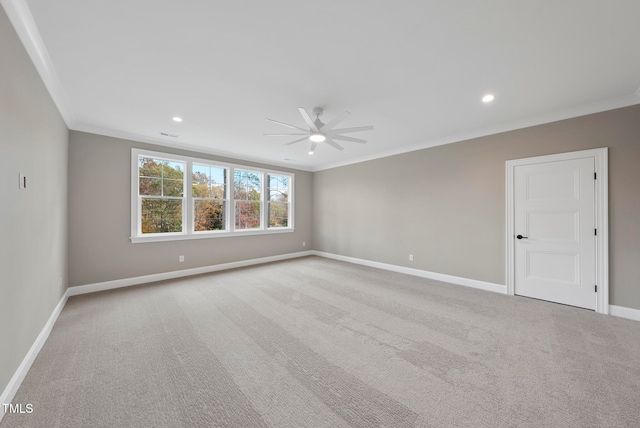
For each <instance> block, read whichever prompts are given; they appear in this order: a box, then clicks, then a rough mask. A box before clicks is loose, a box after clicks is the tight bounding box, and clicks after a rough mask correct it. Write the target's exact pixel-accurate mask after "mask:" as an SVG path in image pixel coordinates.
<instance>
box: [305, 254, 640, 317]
mask: <svg viewBox="0 0 640 428" xmlns="http://www.w3.org/2000/svg"><path fill="white" fill-rule="evenodd" d="M311 254H313V255H314V256H320V257H325V258H328V259H333V260H340V261H343V262H348V263H355V264H358V265H363V266H369V267H374V268H378V269H384V270H389V271H392V272H399V273H404V274H407V275H413V276H419V277H422V278H428V279H435V280H437V281H443V282H449V283H451V284H456V285H463V286H465V287H471V288H478V289H480V290H485V291H492V292H494V293H500V294H507V287H506V286H504V285H500V284H494V283H492V282H485V281H478V280H476V279H469V278H463V277H459V276H453V275H446V274H442V273H436V272H429V271H426V270H420V269H413V268H408V267H404V266H398V265H392V264H388V263H380V262H373V261H371V260H365V259H358V258H355V257H348V256H341V255H339V254H332V253H325V252H322V251H315V250H313V251H311ZM609 315H613V316H616V317H620V318H627V319H630V320H634V321H640V310H639V309H633V308H626V307H624V306H615V305H609Z"/></svg>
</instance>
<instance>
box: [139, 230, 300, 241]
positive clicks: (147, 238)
mask: <svg viewBox="0 0 640 428" xmlns="http://www.w3.org/2000/svg"><path fill="white" fill-rule="evenodd" d="M294 230H295V229H293V228H289V227H287V228H281V229H269V230H237V231H235V232H201V233H191V234H188V235H185V234H177V235H154V236H130V237H129V241H130V242H131V243H132V244H142V243H146V242H166V241H189V240H193V239H211V238H231V237H239V236H255V235H273V234H277V233H290V232H293V231H294Z"/></svg>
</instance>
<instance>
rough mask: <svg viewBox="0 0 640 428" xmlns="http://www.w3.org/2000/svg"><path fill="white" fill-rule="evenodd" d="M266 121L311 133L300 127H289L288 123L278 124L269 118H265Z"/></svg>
mask: <svg viewBox="0 0 640 428" xmlns="http://www.w3.org/2000/svg"><path fill="white" fill-rule="evenodd" d="M265 119H266V120H268V121H269V122H273V123H277V124H278V125H282V126H286V127H288V128H293V129H299V130H301V131H305V132H309V131H308V130H307V129H304V128H300V127H297V126H293V125H289V124H288V123H284V122H278V121H277V120H273V119H269V118H265Z"/></svg>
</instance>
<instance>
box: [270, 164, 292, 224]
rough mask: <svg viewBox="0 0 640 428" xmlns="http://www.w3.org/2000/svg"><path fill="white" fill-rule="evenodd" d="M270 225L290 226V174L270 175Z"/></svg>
mask: <svg viewBox="0 0 640 428" xmlns="http://www.w3.org/2000/svg"><path fill="white" fill-rule="evenodd" d="M268 207H269V216H268V217H269V227H270V228H271V227H288V226H289V176H286V175H269V205H268Z"/></svg>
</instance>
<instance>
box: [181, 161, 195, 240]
mask: <svg viewBox="0 0 640 428" xmlns="http://www.w3.org/2000/svg"><path fill="white" fill-rule="evenodd" d="M184 186H185V187H186V188H185V189H184V192H183V195H184V199H185V200H184V201H183V203H182V206H183V207H184V209H183V218H184V219H183V220H182V224H184V225H185V229H184V231H185V233H186V234H187V235H191V234H192V233H193V225H194V222H193V215H194V212H195V210H194V207H193V204H194V201H193V162H192V161H191V160H188V161H187V162H186V171H185V172H184Z"/></svg>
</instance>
